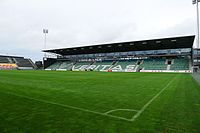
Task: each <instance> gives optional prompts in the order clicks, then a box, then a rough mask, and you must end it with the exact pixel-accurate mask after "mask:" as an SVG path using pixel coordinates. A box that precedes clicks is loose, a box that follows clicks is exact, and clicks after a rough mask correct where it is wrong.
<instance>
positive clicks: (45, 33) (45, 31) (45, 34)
mask: <svg viewBox="0 0 200 133" xmlns="http://www.w3.org/2000/svg"><path fill="white" fill-rule="evenodd" d="M48 32H49V31H48V29H43V33H44V49H46V42H47V41H46V40H47V39H46V38H47V37H46V36H47V34H48ZM44 57H46V53H44Z"/></svg>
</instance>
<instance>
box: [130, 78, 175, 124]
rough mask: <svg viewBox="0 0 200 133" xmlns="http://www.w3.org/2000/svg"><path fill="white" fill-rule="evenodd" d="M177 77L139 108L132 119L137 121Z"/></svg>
mask: <svg viewBox="0 0 200 133" xmlns="http://www.w3.org/2000/svg"><path fill="white" fill-rule="evenodd" d="M174 79H175V77H174V78H173V79H172V80H171V81H170V82H169V83H168V84H167V85H166V86H165V87H164V88H163V89H162V90H161V91H159V92H158V93H157V94H156V95H155V96H154V97H153V98H152V99H151V100H149V101H148V102H147V103H146V104H145V105H144V106H143V107H142V108H141V110H139V111H138V112H137V113H136V114H135V115H134V116H133V117H132V119H130V120H131V121H135V119H137V118H138V117H139V116H140V115H141V114H142V112H144V110H145V109H146V108H147V107H148V106H149V105H150V104H151V103H152V102H153V101H154V100H155V99H156V98H157V97H158V96H159V95H160V94H161V93H162V92H163V91H164V90H165V89H166V88H167V87H168V86H169V85H170V84H171V83H172V82H173V81H174Z"/></svg>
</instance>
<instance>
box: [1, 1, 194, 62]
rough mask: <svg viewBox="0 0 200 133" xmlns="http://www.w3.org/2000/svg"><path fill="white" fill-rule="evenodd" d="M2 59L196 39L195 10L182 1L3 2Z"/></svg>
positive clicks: (37, 58)
mask: <svg viewBox="0 0 200 133" xmlns="http://www.w3.org/2000/svg"><path fill="white" fill-rule="evenodd" d="M0 17H1V19H0V46H1V50H0V53H2V54H12V55H13V54H18V55H22V56H26V57H30V58H32V59H34V60H41V59H42V56H43V54H42V53H41V50H42V49H44V35H43V33H42V29H43V28H48V29H49V34H48V35H47V48H48V49H50V48H61V47H62V48H64V47H73V46H83V45H89V44H99V43H107V42H118V41H128V40H140V39H151V38H160V37H166V36H180V35H186V34H194V33H195V8H194V7H193V5H192V4H191V1H188V0H182V1H181V4H180V1H174V0H168V1H166V0H152V1H138V0H117V1H116V0H101V1H99V0H84V1H83V0H57V1H54V0H29V1H27V0H17V1H16V0H1V1H0Z"/></svg>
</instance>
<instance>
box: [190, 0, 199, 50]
mask: <svg viewBox="0 0 200 133" xmlns="http://www.w3.org/2000/svg"><path fill="white" fill-rule="evenodd" d="M199 2H200V0H192V4H193V5H195V4H196V9H197V38H196V39H197V48H199Z"/></svg>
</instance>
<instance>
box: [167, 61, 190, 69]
mask: <svg viewBox="0 0 200 133" xmlns="http://www.w3.org/2000/svg"><path fill="white" fill-rule="evenodd" d="M170 70H189V59H187V58H182V59H174V60H173V64H172V65H171V67H170Z"/></svg>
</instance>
